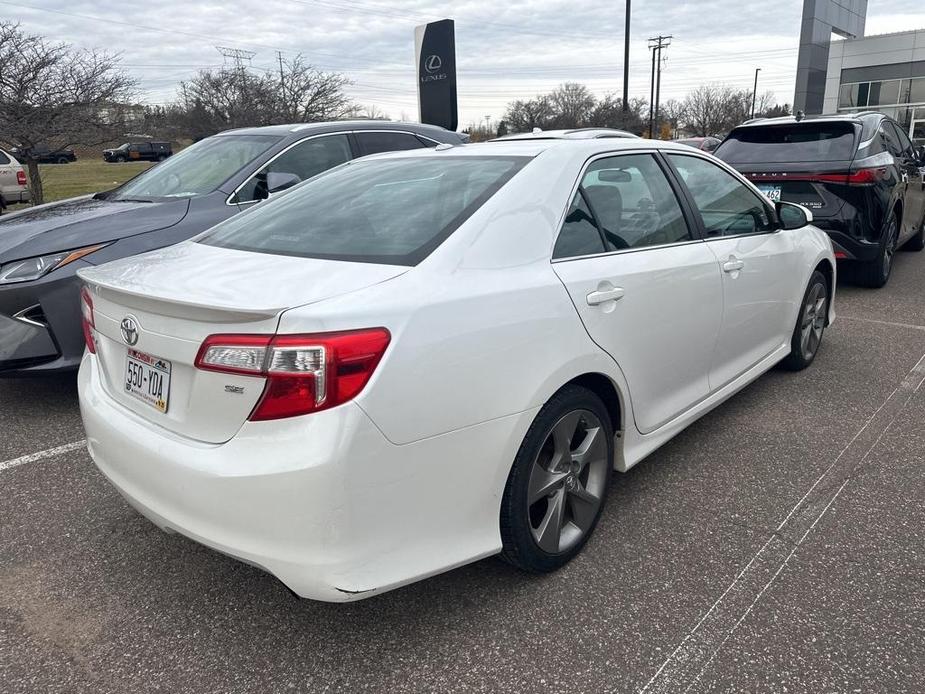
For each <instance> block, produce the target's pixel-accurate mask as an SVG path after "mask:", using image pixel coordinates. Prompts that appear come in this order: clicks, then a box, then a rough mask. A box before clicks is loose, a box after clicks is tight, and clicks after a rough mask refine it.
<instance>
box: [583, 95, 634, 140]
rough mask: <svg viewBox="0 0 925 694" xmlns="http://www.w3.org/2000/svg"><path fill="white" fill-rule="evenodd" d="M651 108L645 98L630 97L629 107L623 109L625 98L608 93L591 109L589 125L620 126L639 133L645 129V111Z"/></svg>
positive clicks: (621, 128)
mask: <svg viewBox="0 0 925 694" xmlns="http://www.w3.org/2000/svg"><path fill="white" fill-rule="evenodd" d="M648 108H649V102H648V101H646V100H645V99H630V101H629V108H628V109H627V110H626V111H624V110H623V99H622V98H620V97H618V96H616V95H614V94H607V95H605V96H604V98H603V99H601V100H600V101H598V102H597V103H596V104H595V106H594V108H593V109H592V111H591V114H590V116H589V117H588V120H587V125H589V126H591V127H595V128H618V129H620V130H627V131H629V132H631V133H636V134H639V133H641V132H642V131H643V130H644V129H645V118H644V115H643V114H644V113H645V111H646V109H648Z"/></svg>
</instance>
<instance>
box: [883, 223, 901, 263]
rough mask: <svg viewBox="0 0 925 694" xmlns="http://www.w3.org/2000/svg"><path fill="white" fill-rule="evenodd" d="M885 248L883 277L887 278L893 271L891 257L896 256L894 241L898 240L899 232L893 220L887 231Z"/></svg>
mask: <svg viewBox="0 0 925 694" xmlns="http://www.w3.org/2000/svg"><path fill="white" fill-rule="evenodd" d="M887 234H888V236H887V239H886V246H885V247H884V249H883V276H884V277H889V276H890V271H891V270H892V269H893V256H895V255H896V241H897V240H898V236H899V230H898V228H897V226H896V220H895V218H894V219H893V221H891V222H890V226H889V228H888V229H887Z"/></svg>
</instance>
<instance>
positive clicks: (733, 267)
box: [723, 258, 745, 272]
mask: <svg viewBox="0 0 925 694" xmlns="http://www.w3.org/2000/svg"><path fill="white" fill-rule="evenodd" d="M743 267H745V263H743V262H742V261H741V260H737V259H736V258H730V259H729V260H727V261H726V262H725V263H723V272H738V271H739V270H741V269H742V268H743Z"/></svg>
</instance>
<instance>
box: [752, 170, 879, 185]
mask: <svg viewBox="0 0 925 694" xmlns="http://www.w3.org/2000/svg"><path fill="white" fill-rule="evenodd" d="M889 175H890V174H889V170H888V169H887V168H886V167H885V166H875V167H870V168H865V169H858V170H857V171H851V172H847V171H843V172H840V173H788V174H749V175H748V177H749V179H751V180H752V181H764V182H774V183H789V182H791V181H809V182H810V183H840V184H841V185H845V186H863V185H869V184H871V183H877V182H878V181H882V180H884V179H885V178H888V177H889Z"/></svg>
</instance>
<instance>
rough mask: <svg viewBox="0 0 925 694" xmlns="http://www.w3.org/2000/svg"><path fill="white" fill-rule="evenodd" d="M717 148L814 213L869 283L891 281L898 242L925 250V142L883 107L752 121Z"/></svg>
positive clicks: (763, 184) (772, 193) (766, 188)
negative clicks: (917, 139) (918, 141)
mask: <svg viewBox="0 0 925 694" xmlns="http://www.w3.org/2000/svg"><path fill="white" fill-rule="evenodd" d="M714 154H715V155H716V156H717V157H719V158H720V159H722V160H723V161H725V162H727V163H729V164H731V165H732V166H734V167H735V168H736V169H738V170H739V171H741V172H742V173H743V174H745V175H746V176H747V177H748V178H749V179H751V180H752V181H753V182H754V183H755V185H757V186H758V188H760V189H761V190H762V191H763V192H764V193H765V195H767V196H768V197H769V198H771V199H772V200H785V201H786V202H794V203H797V204H799V205H802V206H803V207H805V208H807V209H808V210H809V211H810V212H812V213H813V224H815V225H816V226H817V227H819V228H820V229H823V230H824V231H826V232H828V234H829V236H830V237H831V238H832V245H833V246H834V249H835V257H836V258H839V259H841V260H844V261H849V262H850V263H851V264H852V265H855V266H856V268H857V274H858V279H859V280H860V281H861V282H862V283H863V284H865V285H867V286H870V287H882V286H883V285H884V284H886V282H887V280H888V279H889V277H890V270H891V269H892V266H893V255H894V253H895V251H896V249H897V248H899V247H901V246H904V247H905V248H906V249H908V250H914V251H919V250H922V248H925V180H923V173H925V169H923V167H925V148H918V149H917V148H916V147H915V146H914V145H913V144H912V141H911V140H910V139H909V136H908V135H907V134H906V132H905V130H904V129H903V128H902V127H901V126H900V125H899V124H898V123H897V122H896V121H894V120H893V119H892V118H889V117H887V116H885V115H884V114H882V113H873V112H868V113H843V114H838V115H831V116H817V117H808V118H799V117H793V116H787V117H784V118H768V119H760V120H754V121H749V122H747V123H744V124H743V125H740V126H738V127H737V128H735V129H734V130H733V131H732V132H731V133H730V134H729V137H727V138H726V139H725V140H724V141H723V143H722V144H721V145H720V146H719V148H717V150H716V151H715V152H714Z"/></svg>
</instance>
